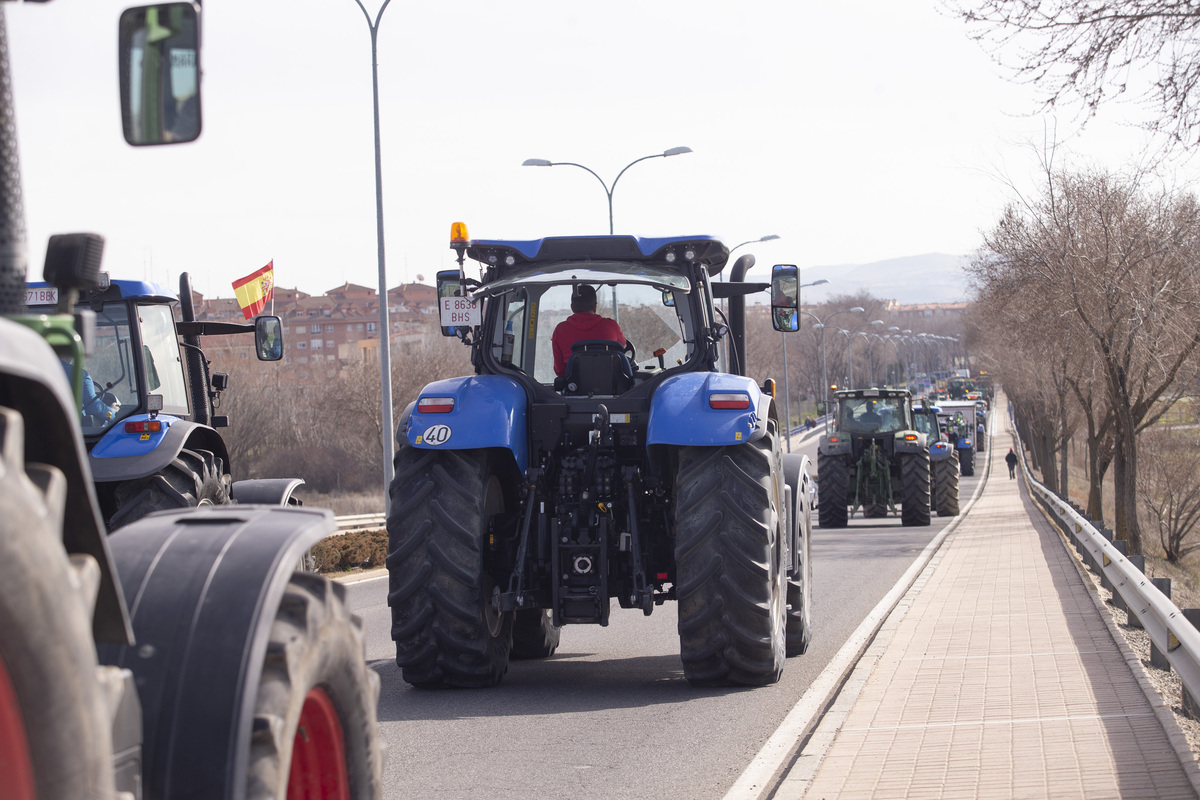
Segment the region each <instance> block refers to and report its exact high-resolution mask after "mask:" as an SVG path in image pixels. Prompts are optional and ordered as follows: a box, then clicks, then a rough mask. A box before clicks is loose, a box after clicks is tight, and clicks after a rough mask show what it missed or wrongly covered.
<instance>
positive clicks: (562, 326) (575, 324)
mask: <svg viewBox="0 0 1200 800" xmlns="http://www.w3.org/2000/svg"><path fill="white" fill-rule="evenodd" d="M586 339H611V340H612V341H614V342H617V343H619V344H620V345H621V346H622V347H624V346H625V334H623V333H621V326H620V325H618V324H617V323H616V322H615V321H613V320H611V319H609V318H608V317H602V316H600V315H599V314H594V313H592V312H591V311H580V312H578V313H575V314H572V315H571V316H569V317H567V318H566V319H564V320H563V321H562V322H560V323H558V326H557V327H555V329H554V334H553V335H552V336H551V337H550V341H551V343H552V344H553V346H554V374H555V375H558V376H559V377H562V375H563V373H565V372H566V371H567V359H569V358H570V357H571V345H573V344H575V343H576V342H581V341H584V340H586Z"/></svg>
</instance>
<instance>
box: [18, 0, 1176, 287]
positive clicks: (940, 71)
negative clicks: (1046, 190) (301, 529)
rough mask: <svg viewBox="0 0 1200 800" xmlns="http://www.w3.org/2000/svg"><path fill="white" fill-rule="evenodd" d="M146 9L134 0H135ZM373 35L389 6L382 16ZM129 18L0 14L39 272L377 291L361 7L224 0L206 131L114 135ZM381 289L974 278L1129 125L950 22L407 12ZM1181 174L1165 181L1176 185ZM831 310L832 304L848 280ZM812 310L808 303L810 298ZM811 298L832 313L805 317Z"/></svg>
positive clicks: (390, 95) (395, 31)
mask: <svg viewBox="0 0 1200 800" xmlns="http://www.w3.org/2000/svg"><path fill="white" fill-rule="evenodd" d="M130 2H132V0H130ZM364 3H365V4H366V5H367V8H368V10H369V11H370V12H371V15H372V18H373V17H374V14H375V12H376V10H377V9H378V6H379V0H364ZM127 4H128V3H127V2H125V1H124V0H54V1H53V2H50V3H48V4H41V3H31V4H13V3H3V4H0V5H2V6H3V10H4V11H5V12H6V13H7V15H8V27H9V39H10V49H11V57H12V60H13V71H14V74H15V93H16V100H17V125H18V132H19V137H20V155H21V161H22V166H23V170H24V186H25V204H26V213H27V218H28V224H29V238H30V261H31V273H35V274H36V276H37V277H40V274H41V268H42V260H43V257H44V251H45V240H46V237H47V236H49V235H50V234H52V233H60V232H68V231H95V232H98V233H102V234H103V235H104V236H105V237H106V239H107V248H106V252H105V268H106V269H107V270H108V271H109V272H110V273H111V274H112V275H113V276H114V277H130V278H151V279H154V280H157V281H159V282H161V283H166V284H168V285H169V286H171V287H172V288H174V287H175V286H177V281H178V275H179V273H180V272H182V271H185V270H186V271H188V272H190V273H191V274H192V276H193V281H194V284H195V286H196V288H197V289H198V290H199V291H201V292H203V293H204V294H205V295H207V296H223V297H229V296H232V289H231V287H230V283H231V281H233V280H234V279H236V278H238V277H241V276H243V275H246V274H248V273H250V272H252V271H254V270H256V269H258V268H259V267H261V266H263V265H264V264H265V263H266V262H267V261H268V260H270V259H274V261H275V266H276V280H277V283H278V285H280V286H286V287H293V286H295V287H298V288H300V289H301V290H303V291H306V292H309V293H313V294H318V293H321V292H324V291H325V290H327V289H330V288H333V287H335V286H337V285H339V284H341V283H342V282H344V281H350V282H352V283H359V284H363V285H366V286H371V287H377V286H378V261H377V243H376V220H375V182H374V177H375V176H374V150H373V133H372V109H371V65H370V36H369V33H368V28H367V23H366V19H365V17H364V15H363V12H362V11H361V10H360V9H359V7H358V6H357V5H356V4H355V2H354V0H287V1H286V2H285V0H208V2H207V3H205V6H204V12H203V13H204V17H203V53H202V59H203V68H204V79H203V84H202V92H203V98H204V99H203V103H204V132H203V135H202V136H201V138H200V139H199V140H198V141H197V142H195V143H193V144H188V145H179V146H174V147H160V148H131V147H129V146H127V145H126V144H125V143H124V140H123V138H122V136H121V123H120V113H119V108H118V97H117V61H116V30H117V18H118V16H119V14H120V11H121V9H122V8H123V7H125V6H126V5H127ZM379 53H380V55H379V61H380V69H379V82H380V94H381V118H382V141H383V174H384V185H383V191H384V218H385V234H386V249H387V276H388V284H389V286H395V285H397V284H399V283H401V282H405V281H412V280H416V279H417V276H418V275H423V276H425V278H426V279H427V282H428V281H432V277H433V273H434V272H435V271H436V270H437V269H439V268H446V267H449V266H451V265H452V264H453V253H452V252H451V251H450V250H449V249H448V246H447V245H448V240H449V231H450V224H451V223H452V222H454V221H458V220H461V221H464V222H466V223H467V224H468V226H469V229H470V233H471V235H472V236H474V237H476V238H538V237H542V236H553V235H570V234H599V233H607V232H608V206H607V199H606V197H605V193H604V190H603V188H602V187H601V185H600V182H598V181H597V180H596V178H594V177H593V176H591V175H589V174H587V173H586V172H585V171H583V170H581V169H577V168H574V167H567V166H560V167H551V168H533V167H522V166H521V162H522V161H524V160H525V159H526V158H530V157H537V158H546V159H551V160H554V161H574V162H579V163H582V164H586V165H587V166H589V167H591V168H592V169H593V170H595V171H596V172H597V173H599V175H600V176H601V177H602V178H603V179H604V180H605V181H606V182H608V183H610V184H611V181H612V179H613V178H614V177H615V176H616V174H617V173H618V172H620V170H621V168H622V167H624V166H625V165H626V164H628V163H629V162H631V161H633V160H634V159H636V158H639V157H641V156H644V155H649V154H652V153H659V152H662V151H663V150H665V149H667V148H670V147H676V146H681V145H682V146H687V147H690V148H692V150H693V151H694V152H693V153H691V154H687V155H681V156H677V157H673V158H658V159H651V160H649V161H645V162H642V163H640V164H637V165H636V166H634V167H633V168H632V169H630V170H629V171H628V172H627V173H625V175H624V177H622V178H621V181H620V183H618V184H617V186H616V190H615V192H614V195H613V197H614V210H615V214H614V216H615V225H616V232H617V233H635V234H640V235H646V236H670V235H695V234H712V235H717V236H721V237H722V238H724V239H725V241H726V242H727V243H728V244H729V245H730V246H732V245H734V244H737V243H739V242H742V241H745V240H749V239H756V238H758V237H760V236H762V235H765V234H778V235H779V236H780V237H782V238H781V239H780V240H779V241H777V242H771V243H769V244H761V245H755V246H754V247H753V248H750V247H747V248H743V250H742V251H739V254H740V253H741V252H753V253H754V254H755V255H756V256H757V258H758V263H759V265H760V266H761V265H769V264H771V263H780V262H784V263H795V264H799V265H800V266H801V267H802V268H803V267H806V266H813V265H828V264H844V263H845V264H851V263H865V262H870V261H877V260H882V259H886V258H893V257H899V256H909V255H917V254H922V253H929V252H941V253H954V254H958V253H961V254H966V253H970V252H972V251H973V250H974V249H975V248H976V247H977V246H978V244H979V241H980V235H981V231H983V230H985V229H987V228H988V227H990V226H991V224H992V223H993V222H994V220H995V219H996V217H997V215H998V213H999V211H1000V209H1001V208H1002V207H1003V205H1004V203H1005V202H1006V201H1007V200H1009V199H1011V198H1012V196H1013V189H1012V188H1011V187H1010V186H1008V185H1007V182H1008V181H1012V182H1014V183H1016V184H1017V185H1018V186H1019V187H1021V188H1022V189H1027V188H1028V187H1029V186H1030V185H1031V183H1032V181H1033V179H1034V176H1035V173H1036V169H1037V159H1036V156H1035V152H1034V148H1035V147H1037V146H1040V145H1041V144H1042V143H1043V141H1045V139H1046V136H1047V130H1048V128H1050V127H1052V126H1057V128H1056V130H1057V135H1058V138H1059V139H1066V140H1067V144H1066V148H1067V149H1066V152H1067V153H1069V155H1070V158H1072V159H1073V160H1075V161H1077V162H1079V163H1083V162H1084V161H1095V162H1100V163H1104V164H1107V165H1110V166H1113V167H1121V166H1123V165H1125V164H1128V163H1130V162H1132V161H1134V160H1136V159H1138V158H1141V157H1143V156H1144V153H1145V152H1146V150H1147V144H1146V142H1145V140H1144V137H1143V135H1142V134H1141V133H1140V131H1139V130H1138V129H1137V128H1136V127H1133V126H1131V125H1130V124H1129V119H1131V118H1133V114H1132V112H1133V111H1135V110H1136V109H1134V108H1132V107H1131V106H1130V105H1128V104H1125V105H1118V106H1113V107H1110V108H1107V109H1105V111H1104V112H1103V114H1102V116H1101V117H1099V118H1098V119H1096V120H1094V121H1092V123H1090V124H1089V125H1088V126H1087V128H1086V129H1085V130H1083V131H1082V133H1080V132H1079V131H1078V120H1076V119H1074V118H1073V117H1072V116H1071V115H1070V114H1069V113H1068V114H1065V115H1064V114H1061V113H1060V115H1059V117H1058V118H1057V119H1052V118H1048V117H1046V116H1043V115H1041V114H1039V113H1038V101H1037V94H1036V92H1035V90H1034V89H1033V88H1031V87H1028V86H1023V85H1016V84H1013V83H1011V82H1010V81H1008V80H1007V79H1006V77H1005V75H1006V73H1005V72H1004V71H1003V70H1002V69H1001V68H999V67H997V66H996V65H995V64H994V63H993V61H992V60H991V59H990V58H989V56H988V55H987V54H986V53H985V52H984V50H983V49H982V48H981V47H980V45H978V44H977V43H975V42H974V41H972V40H970V39H969V38H968V36H967V30H966V28H965V27H964V26H963V25H962V24H961V23H960V22H958V21H957V20H955V19H953V18H951V17H950V16H949V15H948V14H947V13H946V12H945V10H944V9H943V8H942V7H941V5H940V4H939V3H937V2H933V1H932V0H857V2H852V3H851V2H838V3H831V2H817V1H816V0H777V1H776V0H743V2H736V3H734V2H728V0H686V1H685V0H608V1H606V2H595V1H594V0H593V1H592V2H586V1H580V0H576V2H570V1H569V0H515V1H514V2H508V3H497V2H494V0H492V1H491V2H483V1H482V0H461V2H451V1H446V2H414V0H394V2H392V3H391V5H389V6H388V8H387V10H386V12H385V14H384V16H383V20H382V24H381V26H380V31H379ZM1190 169H1191V167H1190V166H1188V165H1185V166H1184V167H1182V168H1179V169H1178V170H1177V171H1176V173H1174V176H1173V178H1172V179H1173V180H1182V181H1186V180H1188V179H1189V177H1190V176H1191V175H1190V172H1189V170H1190ZM822 289H824V290H827V291H829V292H830V293H836V291H837V289H836V282H833V283H831V285H830V286H828V287H822ZM817 291H820V290H817ZM814 299H819V297H815V296H814Z"/></svg>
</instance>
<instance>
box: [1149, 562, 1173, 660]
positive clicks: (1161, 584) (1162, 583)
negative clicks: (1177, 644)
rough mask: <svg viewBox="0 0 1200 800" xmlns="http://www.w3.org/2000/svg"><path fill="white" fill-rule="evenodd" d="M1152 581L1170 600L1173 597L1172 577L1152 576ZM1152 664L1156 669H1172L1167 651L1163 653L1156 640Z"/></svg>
mask: <svg viewBox="0 0 1200 800" xmlns="http://www.w3.org/2000/svg"><path fill="white" fill-rule="evenodd" d="M1150 582H1151V583H1153V584H1154V588H1155V589H1158V590H1159V591H1160V592H1162V593H1163V594H1164V595H1165V596H1166V598H1167V599H1168V600H1170V599H1171V579H1170V578H1151V579H1150ZM1150 666H1152V667H1154V668H1155V669H1165V670H1168V671H1170V669H1171V662H1170V661H1168V660H1167V655H1166V653H1163V652H1162V651H1161V650H1159V649H1158V648H1157V647H1156V646H1155V645H1154V641H1153V640H1151V642H1150Z"/></svg>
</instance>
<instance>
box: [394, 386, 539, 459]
mask: <svg viewBox="0 0 1200 800" xmlns="http://www.w3.org/2000/svg"><path fill="white" fill-rule="evenodd" d="M429 397H451V398H453V399H454V408H453V410H451V411H447V412H437V413H429V412H422V411H421V400H422V399H424V398H429ZM411 409H412V411H411V413H409V414H408V418H407V419H406V420H401V423H400V431H399V432H398V433H397V435H396V438H397V439H399V438H400V437H401V436H403V437H405V438H406V439H407V440H408V443H409V444H410V445H412V446H413V447H417V448H421V449H423V450H478V449H480V448H485V447H504V448H507V449H508V450H510V451H511V452H512V454H513V458H515V459H516V462H517V468H518V469H519V470H520V471H521V473H522V474H524V472H525V470H526V468H528V466H529V436H528V427H529V422H528V417H529V400H528V399H527V398H526V396H525V390H524V389H523V388H521V384H519V383H517V382H516V381H514V380H513V379H512V378H506V377H504V376H503V375H470V376H467V377H462V378H448V379H446V380H444V381H435V382H434V383H431V384H429V385H428V386H426V387H425V388H424V389H422V390H421V393H420V394H419V395H417V400H416V402H415V403H414V404H413V405H412V406H411Z"/></svg>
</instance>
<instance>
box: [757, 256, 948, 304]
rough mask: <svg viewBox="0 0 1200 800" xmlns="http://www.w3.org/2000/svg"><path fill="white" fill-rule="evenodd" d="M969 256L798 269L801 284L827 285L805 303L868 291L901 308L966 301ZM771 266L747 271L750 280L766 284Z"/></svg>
mask: <svg viewBox="0 0 1200 800" xmlns="http://www.w3.org/2000/svg"><path fill="white" fill-rule="evenodd" d="M969 260H970V259H969V257H968V256H952V255H947V254H945V253H926V254H925V255H920V256H904V257H902V258H889V259H887V260H886V261H875V262H873V263H870V264H839V265H837V266H817V267H801V269H800V274H801V281H802V282H803V283H812V282H813V281H817V280H820V279H821V278H824V279H825V280H827V281H829V283H828V284H826V285H824V286H820V287H814V288H812V289H807V290H805V291H806V292H811V294H806V299H807V298H811V302H820V300H821V298H822V297H830V296H833V295H838V294H853V293H855V292H858V291H868V292H870V293H871V294H873V295H875V296H876V297H878V298H881V299H884V300H895V301H896V302H898V303H901V304H902V305H908V304H911V303H956V302H959V301H961V300H967V299H969V295H970V288H969V286H968V284H967V274H966V272H964V271H963V268H964V267H965V266H966V265H967V263H968V262H969ZM769 275H770V265H767V267H766V269H763V268H762V266H761V265H758V266H755V268H754V269H752V270H750V277H749V278H748V279H749V280H767V279H768V276H769Z"/></svg>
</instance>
